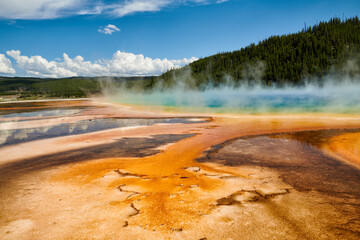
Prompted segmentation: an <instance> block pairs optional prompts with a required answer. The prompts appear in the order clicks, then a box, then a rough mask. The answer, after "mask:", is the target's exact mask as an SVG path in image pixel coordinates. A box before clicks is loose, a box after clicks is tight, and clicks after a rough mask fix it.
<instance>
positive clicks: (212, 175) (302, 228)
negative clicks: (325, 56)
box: [0, 107, 360, 239]
mask: <svg viewBox="0 0 360 240" xmlns="http://www.w3.org/2000/svg"><path fill="white" fill-rule="evenodd" d="M114 108H115V107H111V108H104V109H102V110H106V113H105V112H103V113H104V114H106V115H107V116H118V117H119V116H122V117H126V116H134V115H135V116H138V117H141V116H142V115H141V111H140V110H136V112H135V111H127V110H126V109H122V110H121V111H124V112H123V113H121V111H119V110H117V111H115V113H113V115H112V112H111V109H114ZM101 112H102V111H101V110H94V109H93V110H91V111H89V112H88V113H90V114H95V115H96V114H100V113H101ZM152 115H155V114H154V113H146V114H144V115H143V117H149V116H152ZM354 128H360V119H359V118H358V117H346V116H345V117H342V116H318V117H316V116H315V117H314V116H300V115H297V116H290V115H289V116H271V115H268V116H232V115H228V116H219V115H216V116H214V117H213V120H212V121H211V122H207V123H194V124H172V125H171V126H164V125H158V126H148V127H142V128H135V129H126V130H122V129H114V130H109V131H102V132H98V133H89V134H83V135H78V136H67V137H60V138H56V139H50V140H46V141H45V140H40V141H34V142H29V143H24V144H19V145H17V146H16V147H15V146H13V147H10V146H9V147H4V148H2V150H1V151H2V152H3V153H4V156H5V157H4V158H3V159H2V163H3V164H4V163H7V164H10V163H14V162H19V161H21V160H22V159H23V158H24V156H26V157H27V158H34V159H36V158H38V157H39V156H41V155H44V154H53V156H55V154H61V152H66V151H69V150H71V151H74V152H76V151H78V152H76V154H75V155H70V156H68V157H69V158H70V159H71V158H74V160H73V161H71V162H72V163H71V164H68V165H65V166H62V165H61V163H63V162H64V160H59V165H57V167H56V168H55V167H53V166H52V167H50V166H48V167H46V168H40V169H38V168H36V169H35V170H36V171H34V172H33V173H32V174H31V175H24V176H23V177H19V178H18V180H14V182H16V181H18V185H19V187H18V188H19V189H20V190H21V189H24V187H23V186H26V187H28V188H29V189H31V190H28V191H25V192H22V191H20V190H19V194H18V195H16V194H15V193H12V194H13V195H11V196H18V198H16V199H21V198H23V201H28V205H29V206H31V208H30V207H29V208H28V209H24V207H23V206H22V205H21V204H20V203H21V200H18V201H17V203H11V202H10V200H9V199H11V198H8V197H7V198H3V199H2V200H1V201H3V202H2V204H0V207H1V209H0V210H2V212H5V213H6V214H5V215H4V216H2V217H0V224H1V226H4V228H3V229H5V230H6V231H9V230H8V229H14V228H15V227H16V226H17V224H18V222H16V221H17V219H14V218H13V217H11V214H13V215H16V216H18V218H22V219H27V218H29V219H32V220H33V221H34V222H36V223H37V225H36V226H35V227H30V225H31V224H30V223H31V222H29V224H28V225H29V229H32V230H29V231H30V232H31V234H33V235H31V237H30V239H31V238H33V239H34V238H36V237H40V236H41V237H44V238H51V237H52V238H56V239H61V238H69V239H70V238H77V239H87V238H101V239H111V238H118V236H121V238H123V239H227V238H229V239H230V238H232V239H331V238H332V239H334V238H337V239H356V237H357V236H359V234H360V232H359V229H360V227H359V226H360V225H359V221H358V216H359V213H360V210H359V207H358V206H360V198H359V194H360V192H358V191H357V190H356V189H354V188H355V187H356V186H357V184H358V183H359V181H360V180H359V176H358V172H357V170H356V169H354V168H352V167H351V166H348V165H346V164H343V163H341V162H338V161H336V160H334V159H331V158H329V157H327V156H324V155H323V154H322V153H321V152H319V151H317V150H316V149H312V148H310V147H311V146H307V145H306V144H303V145H302V144H300V143H298V142H295V141H290V142H287V141H288V139H289V138H288V139H285V138H280V137H279V138H275V137H273V138H269V137H267V136H258V137H253V138H251V137H247V138H245V139H242V140H243V141H241V140H235V141H232V142H228V144H225V145H223V146H225V147H223V148H218V149H216V151H211V147H213V146H216V145H219V144H222V143H224V142H226V141H229V140H230V139H234V138H239V137H245V136H255V135H259V134H275V133H287V132H296V131H306V130H325V129H354ZM158 134H192V135H191V136H189V135H187V136H189V137H188V138H185V139H182V140H180V141H177V142H176V143H174V144H172V145H168V146H167V147H166V148H164V149H163V150H162V151H160V152H153V153H155V154H154V155H148V156H139V155H135V157H126V158H124V157H120V156H119V155H120V154H119V152H118V151H115V152H112V153H113V154H114V155H115V156H110V155H112V154H111V153H109V155H106V154H105V155H102V154H99V155H97V154H96V153H95V154H94V153H91V152H89V153H88V154H89V155H93V156H94V157H95V158H96V159H95V160H91V161H85V162H77V161H78V160H81V159H82V157H81V156H80V155H81V148H84V147H85V146H87V147H89V149H88V151H91V150H90V149H94V150H96V147H97V146H98V147H101V145H103V144H105V143H108V144H111V143H114V142H116V141H117V140H119V139H124V137H131V138H134V137H137V138H144V137H148V136H151V135H158ZM349 141H351V140H349ZM45 144H47V145H46V146H45ZM133 144H134V145H137V143H136V142H134V143H133ZM249 144H250V145H249ZM103 146H104V145H103ZM19 147H21V149H22V153H15V152H16V150H17V149H19ZM122 147H123V148H124V149H126V148H128V149H129V151H138V150H134V149H141V148H142V146H141V145H137V146H131V147H130V148H129V147H128V146H122ZM132 147H133V148H132ZM251 149H252V150H253V151H252V152H251V151H250V152H246V151H249V150H251ZM209 150H210V151H209ZM206 151H208V152H206ZM297 153H298V154H297ZM35 157H36V158H35ZM200 157H203V158H202V160H201V162H196V161H194V160H195V159H198V160H199V158H200ZM65 158H66V156H65ZM98 158H100V159H98ZM49 159H50V160H51V157H49ZM59 159H61V157H60V158H59ZM44 161H46V157H45V158H44ZM74 162H75V163H74ZM341 172H342V174H339V173H341ZM327 174H329V175H327ZM336 179H338V180H337V181H336ZM31 184H35V185H36V186H37V187H38V189H35V190H32V189H33V188H30V187H29V186H30V185H31ZM14 185H16V184H14ZM10 193H11V191H10V190H8V189H6V190H4V193H3V194H2V196H7V195H6V194H10ZM325 195H326V196H325ZM19 196H21V198H20V197H19ZM59 198H60V200H61V201H60V200H59ZM6 199H8V200H6ZM45 199H47V200H46V201H43V200H45ZM41 200H42V201H43V202H42V204H41V206H38V205H37V204H38V202H39V201H41ZM5 203H9V206H8V205H6V204H5ZM10 203H11V204H10ZM14 206H16V207H18V208H17V209H14V208H13V207H14ZM39 208H41V211H37V210H38V209H39ZM68 208H71V210H68ZM9 209H12V210H9ZM53 218H54V219H55V218H56V219H57V220H56V222H59V223H60V224H59V225H61V227H59V226H56V225H55V226H51V227H49V226H48V225H47V224H48V223H49V222H50V221H52V219H53ZM24 221H25V220H24ZM24 223H27V222H26V221H25V222H24ZM14 226H15V227H14ZM340 227H342V229H340ZM60 228H61V229H62V231H58V230H59V229H60ZM33 229H35V230H33ZM5 230H4V231H5ZM0 231H1V229H0ZM14 236H21V235H14ZM22 236H23V235H22ZM114 236H116V237H114ZM13 239H14V237H13Z"/></svg>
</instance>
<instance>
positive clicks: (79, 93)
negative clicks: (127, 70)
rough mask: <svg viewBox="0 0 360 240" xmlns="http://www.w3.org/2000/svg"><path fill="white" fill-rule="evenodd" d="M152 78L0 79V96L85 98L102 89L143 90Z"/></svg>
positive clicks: (19, 97)
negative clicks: (145, 82) (145, 83)
mask: <svg viewBox="0 0 360 240" xmlns="http://www.w3.org/2000/svg"><path fill="white" fill-rule="evenodd" d="M153 78H154V77H72V78H31V77H0V96H1V95H2V96H5V95H17V96H18V99H37V98H77V97H86V96H89V95H93V94H99V93H101V91H102V90H103V88H104V87H109V88H111V87H119V86H124V87H126V88H136V87H137V88H143V85H144V81H150V80H151V79H153ZM110 85H111V86H110Z"/></svg>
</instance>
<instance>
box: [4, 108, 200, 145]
mask: <svg viewBox="0 0 360 240" xmlns="http://www.w3.org/2000/svg"><path fill="white" fill-rule="evenodd" d="M54 111H55V113H60V112H61V111H57V110H54ZM199 122H205V119H204V120H202V119H192V118H165V119H116V118H103V119H94V120H82V121H77V122H75V123H65V124H58V125H52V126H47V127H38V128H27V129H8V130H0V146H5V145H11V144H17V143H21V142H28V141H32V140H39V139H45V138H53V137H60V136H68V135H77V134H83V133H90V132H95V131H102V130H108V129H113V128H125V127H140V126H150V125H154V124H173V123H199Z"/></svg>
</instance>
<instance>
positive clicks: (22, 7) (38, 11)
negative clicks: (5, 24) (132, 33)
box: [0, 0, 227, 19]
mask: <svg viewBox="0 0 360 240" xmlns="http://www.w3.org/2000/svg"><path fill="white" fill-rule="evenodd" d="M225 1H227V0H122V1H119V3H111V4H105V3H104V2H103V1H100V0H98V1H93V0H0V18H7V19H54V18H61V17H66V16H74V15H98V14H106V15H112V16H115V17H123V16H125V15H129V14H134V13H137V12H156V11H161V10H162V9H164V8H165V7H171V6H179V5H184V4H190V3H193V4H211V3H221V2H225Z"/></svg>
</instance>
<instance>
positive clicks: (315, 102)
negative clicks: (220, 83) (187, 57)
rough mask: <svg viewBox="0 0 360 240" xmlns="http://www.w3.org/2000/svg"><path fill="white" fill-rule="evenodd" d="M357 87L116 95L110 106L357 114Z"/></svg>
mask: <svg viewBox="0 0 360 240" xmlns="http://www.w3.org/2000/svg"><path fill="white" fill-rule="evenodd" d="M359 89H360V84H355V83H349V84H343V85H336V84H328V85H325V86H323V87H318V86H306V87H303V88H295V87H288V88H282V89H278V88H261V87H254V88H230V87H222V88H213V89H207V90H204V91H194V90H174V89H170V90H164V91H154V92H151V93H146V94H144V93H134V92H133V93H131V92H128V91H120V92H119V93H118V94H116V95H111V96H109V97H108V99H109V100H110V101H112V102H118V103H125V104H135V105H142V106H151V105H155V106H162V107H164V108H170V109H171V110H176V109H180V111H192V112H216V113H252V114H259V113H273V112H274V113H276V112H280V113H317V112H320V113H349V114H353V113H360V94H359Z"/></svg>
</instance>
